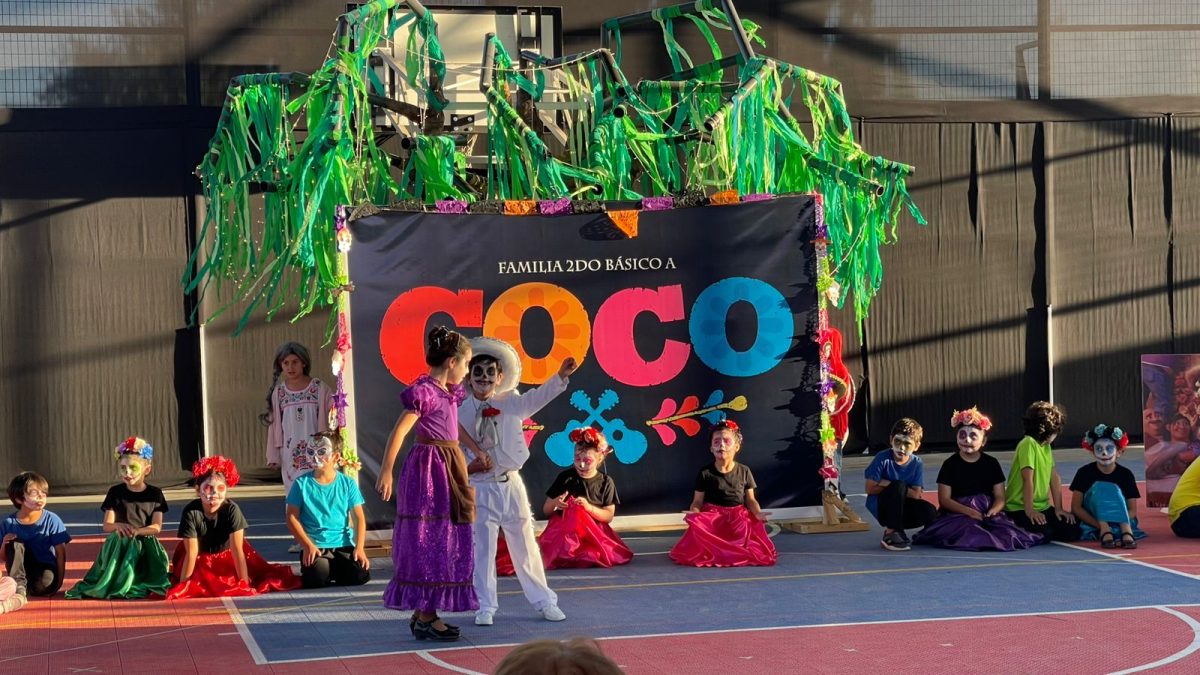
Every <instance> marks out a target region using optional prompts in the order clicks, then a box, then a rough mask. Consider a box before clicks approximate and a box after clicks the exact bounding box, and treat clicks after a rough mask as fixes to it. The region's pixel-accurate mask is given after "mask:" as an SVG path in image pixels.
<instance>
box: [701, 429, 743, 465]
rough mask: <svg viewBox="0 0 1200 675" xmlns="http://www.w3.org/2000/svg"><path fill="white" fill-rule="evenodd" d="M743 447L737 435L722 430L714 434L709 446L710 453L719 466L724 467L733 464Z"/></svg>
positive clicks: (727, 430)
mask: <svg viewBox="0 0 1200 675" xmlns="http://www.w3.org/2000/svg"><path fill="white" fill-rule="evenodd" d="M741 447H742V442H741V441H739V440H738V437H737V434H736V433H734V432H733V431H731V430H729V429H721V430H720V431H717V432H716V433H714V434H713V435H712V441H711V442H710V443H709V444H708V449H709V451H710V452H712V454H713V458H714V459H716V460H717V462H716V463H717V466H724V465H725V464H727V463H728V462H732V461H733V458H734V456H735V455H737V452H738V450H740V449H741Z"/></svg>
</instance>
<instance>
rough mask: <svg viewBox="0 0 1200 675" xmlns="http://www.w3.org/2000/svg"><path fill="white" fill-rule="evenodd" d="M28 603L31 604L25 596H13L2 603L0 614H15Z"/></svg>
mask: <svg viewBox="0 0 1200 675" xmlns="http://www.w3.org/2000/svg"><path fill="white" fill-rule="evenodd" d="M27 602H29V600H28V599H27V598H26V597H25V596H24V595H21V594H20V593H16V594H13V595H12V596H11V597H9V598H8V599H7V600H5V601H4V602H0V614H8V613H9V612H15V611H17V610H18V609H21V608H22V607H24V606H25V603H27Z"/></svg>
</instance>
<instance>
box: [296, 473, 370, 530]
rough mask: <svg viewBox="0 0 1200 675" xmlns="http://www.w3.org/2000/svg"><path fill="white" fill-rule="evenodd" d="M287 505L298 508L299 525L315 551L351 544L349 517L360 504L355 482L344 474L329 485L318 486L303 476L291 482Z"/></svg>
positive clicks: (338, 475) (359, 493)
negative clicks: (315, 548) (310, 540)
mask: <svg viewBox="0 0 1200 675" xmlns="http://www.w3.org/2000/svg"><path fill="white" fill-rule="evenodd" d="M287 503H288V505H290V506H295V507H296V508H298V509H300V526H301V527H303V528H304V533H305V534H307V535H308V538H309V539H312V542H313V544H314V545H315V546H316V547H317V548H341V547H342V546H353V545H354V532H353V531H352V530H351V529H350V521H349V514H350V511H351V510H353V509H354V507H356V506H358V505H359V504H362V503H363V496H362V492H360V491H359V489H358V483H356V482H355V481H354V479H352V478H350V477H349V476H347V475H346V474H344V473H340V472H339V473H338V474H337V477H336V478H334V479H333V482H332V483H330V484H329V485H321V484H320V483H318V482H317V479H316V478H313V476H312V474H310V473H306V474H304V475H303V476H300V477H299V478H297V479H296V482H295V483H292V489H291V490H288V496H287Z"/></svg>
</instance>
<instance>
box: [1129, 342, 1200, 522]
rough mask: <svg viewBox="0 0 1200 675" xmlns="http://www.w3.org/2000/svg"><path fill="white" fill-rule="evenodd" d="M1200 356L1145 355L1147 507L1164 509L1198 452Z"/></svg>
mask: <svg viewBox="0 0 1200 675" xmlns="http://www.w3.org/2000/svg"><path fill="white" fill-rule="evenodd" d="M1197 432H1200V354H1143V355H1142V434H1143V435H1144V438H1145V444H1146V504H1147V505H1148V506H1166V505H1167V502H1168V501H1169V500H1170V498H1171V493H1172V492H1173V491H1174V490H1175V484H1176V483H1177V482H1179V476H1181V475H1182V474H1183V471H1184V469H1186V468H1187V467H1188V465H1189V464H1191V463H1192V460H1194V459H1195V458H1196V456H1197V454H1200V434H1198V433H1197Z"/></svg>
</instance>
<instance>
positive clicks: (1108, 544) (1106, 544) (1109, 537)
mask: <svg viewBox="0 0 1200 675" xmlns="http://www.w3.org/2000/svg"><path fill="white" fill-rule="evenodd" d="M1116 547H1117V538H1116V537H1114V536H1113V533H1112V532H1105V533H1104V534H1102V535H1100V548H1116Z"/></svg>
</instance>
